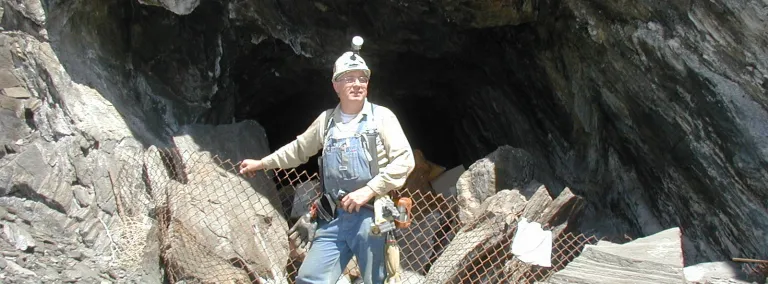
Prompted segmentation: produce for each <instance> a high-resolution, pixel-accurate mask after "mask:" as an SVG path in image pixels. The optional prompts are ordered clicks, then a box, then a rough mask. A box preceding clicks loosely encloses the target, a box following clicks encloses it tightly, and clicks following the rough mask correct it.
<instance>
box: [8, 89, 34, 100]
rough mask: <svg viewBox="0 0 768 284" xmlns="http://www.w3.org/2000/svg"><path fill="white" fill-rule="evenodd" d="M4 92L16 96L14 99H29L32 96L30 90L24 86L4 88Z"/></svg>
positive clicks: (12, 96) (11, 96) (9, 95)
mask: <svg viewBox="0 0 768 284" xmlns="http://www.w3.org/2000/svg"><path fill="white" fill-rule="evenodd" d="M2 94H3V95H5V96H7V97H10V98H14V99H28V98H30V94H29V91H27V89H25V88H22V87H11V88H5V89H2Z"/></svg>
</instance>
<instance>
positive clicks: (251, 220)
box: [150, 122, 289, 282]
mask: <svg viewBox="0 0 768 284" xmlns="http://www.w3.org/2000/svg"><path fill="white" fill-rule="evenodd" d="M261 133H263V129H262V128H261V127H260V126H259V125H257V124H256V123H253V122H243V123H237V124H231V125H220V126H212V125H190V126H187V127H185V128H184V130H183V133H180V134H179V135H178V136H176V137H175V142H176V145H177V146H178V147H179V154H180V156H181V157H182V160H181V162H183V165H184V167H183V169H184V171H185V172H184V173H185V175H184V179H183V181H184V183H180V182H178V181H176V180H168V179H167V177H161V178H160V180H151V181H150V182H151V183H152V192H153V193H152V195H153V196H156V197H163V196H165V197H166V198H167V200H166V201H165V202H162V201H161V202H159V203H158V204H168V205H167V206H168V208H167V209H168V210H169V216H167V217H166V218H169V219H167V220H171V222H170V224H168V225H167V226H168V235H167V237H166V238H165V239H164V241H165V243H163V244H162V245H163V246H164V247H169V248H170V249H169V250H168V251H165V252H164V254H163V255H164V257H165V259H166V261H167V263H168V264H169V266H170V267H171V269H172V270H173V271H178V272H179V273H181V274H179V275H176V277H179V278H187V277H189V278H190V279H191V278H197V279H200V280H201V281H203V282H205V281H214V280H216V279H221V277H226V278H228V279H243V280H244V281H248V280H247V279H248V275H246V274H245V272H244V270H242V269H239V268H236V267H235V266H232V264H231V263H232V262H233V261H235V260H238V261H239V262H241V263H242V264H244V265H245V266H246V267H247V270H248V271H252V272H253V273H255V274H256V275H259V276H260V277H262V278H265V279H277V278H281V277H285V271H284V267H285V263H286V262H287V260H288V253H289V252H288V239H287V238H285V237H284V236H285V232H286V231H287V230H288V224H287V221H286V219H285V217H283V215H282V213H281V212H282V208H281V203H280V201H279V200H277V198H276V192H275V191H276V185H275V184H274V183H273V182H272V181H271V180H270V179H269V178H268V177H267V176H266V175H264V174H263V173H261V174H258V175H257V176H256V177H255V178H252V179H245V178H243V176H240V175H238V174H237V173H236V170H235V169H234V164H233V163H236V162H237V161H240V160H242V159H244V158H246V157H253V156H260V155H266V153H267V149H266V141H265V140H264V139H247V140H239V141H228V140H221V139H218V137H238V136H248V137H264V136H263V134H261ZM233 142H234V143H233ZM238 142H239V143H242V144H240V145H238ZM159 158H160V157H155V159H159ZM153 164H155V165H158V164H160V163H158V162H155V163H153ZM171 168H177V167H171ZM161 173H162V174H165V173H166V171H165V168H162V171H161ZM162 174H161V175H162ZM156 175H158V174H156V173H152V174H150V176H156ZM158 181H164V182H166V183H159V182H158ZM164 226H165V225H164ZM193 255H195V256H196V257H191V256H193ZM197 256H199V257H197ZM203 256H205V257H203ZM217 270H221V272H219V273H211V271H217ZM229 274H231V275H229ZM225 275H226V276H225Z"/></svg>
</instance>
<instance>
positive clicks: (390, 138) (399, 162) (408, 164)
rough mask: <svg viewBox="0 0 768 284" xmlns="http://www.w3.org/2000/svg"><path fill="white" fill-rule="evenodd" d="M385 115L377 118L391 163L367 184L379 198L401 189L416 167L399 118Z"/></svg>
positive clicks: (388, 114) (389, 112) (389, 113)
mask: <svg viewBox="0 0 768 284" xmlns="http://www.w3.org/2000/svg"><path fill="white" fill-rule="evenodd" d="M383 114H384V115H383V117H382V118H378V117H377V120H379V119H381V120H380V122H381V123H380V125H379V135H381V141H382V143H383V144H384V148H385V149H386V155H387V157H388V160H389V163H388V164H387V166H386V167H384V168H381V169H379V174H378V175H376V176H375V177H373V179H371V180H370V181H369V182H368V184H367V186H368V187H370V188H371V189H372V190H373V191H374V192H375V193H376V194H377V195H379V196H383V195H386V194H387V193H389V192H390V191H391V190H393V189H398V188H401V187H402V186H403V185H404V184H405V180H406V179H407V178H408V175H409V174H410V173H411V172H412V171H413V168H414V167H415V166H416V162H415V160H414V157H413V150H412V149H411V145H410V143H408V138H406V137H405V133H404V132H403V128H402V127H401V126H400V122H399V121H398V119H397V117H396V116H395V114H394V113H392V112H391V111H386V112H384V113H383Z"/></svg>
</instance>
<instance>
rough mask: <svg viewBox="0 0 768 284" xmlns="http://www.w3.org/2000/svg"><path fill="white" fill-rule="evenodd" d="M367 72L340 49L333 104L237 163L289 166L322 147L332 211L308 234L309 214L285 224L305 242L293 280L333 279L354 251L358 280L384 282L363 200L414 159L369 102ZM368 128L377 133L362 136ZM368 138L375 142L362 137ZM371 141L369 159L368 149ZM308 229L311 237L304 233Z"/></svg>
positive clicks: (384, 189) (246, 167)
mask: <svg viewBox="0 0 768 284" xmlns="http://www.w3.org/2000/svg"><path fill="white" fill-rule="evenodd" d="M370 74H371V71H370V69H369V68H368V66H367V65H366V63H365V60H363V58H362V57H361V56H360V55H359V54H357V53H356V52H346V53H344V54H343V55H342V56H341V57H339V58H338V59H337V60H336V63H335V65H334V68H333V77H332V82H333V89H334V90H335V91H336V94H337V95H338V97H339V104H338V105H337V106H336V108H334V109H329V110H326V111H325V112H323V113H321V114H320V116H318V117H317V118H316V119H315V121H314V122H313V123H312V124H311V125H310V126H309V128H308V129H307V130H306V131H305V132H304V133H302V134H301V135H299V136H298V137H297V138H296V140H294V141H292V142H291V143H288V144H287V145H285V146H283V147H281V148H280V149H278V150H277V151H275V152H274V153H272V154H270V155H268V156H266V157H264V158H263V159H261V160H251V159H246V160H243V161H242V162H241V163H240V173H242V174H247V175H252V174H253V173H255V172H256V171H258V170H262V169H274V168H281V169H287V168H294V167H296V166H298V165H300V164H303V163H306V162H307V161H308V160H309V158H310V157H312V156H314V155H315V154H317V152H318V151H320V150H321V149H322V150H323V152H322V157H321V158H320V162H321V167H320V168H321V173H320V174H321V177H322V183H321V184H323V187H324V188H323V192H324V194H323V196H321V198H324V197H325V198H328V199H327V200H334V201H335V202H336V204H335V208H336V209H335V210H333V211H334V212H335V214H334V215H335V216H332V218H330V221H325V220H322V219H317V218H316V219H315V220H313V221H312V222H317V229H316V231H315V232H314V233H313V232H312V231H313V230H314V229H313V228H314V226H312V225H309V223H310V222H309V221H308V220H307V219H308V218H309V217H308V216H305V218H302V220H300V221H299V222H297V224H296V226H294V228H292V229H291V231H294V230H297V229H296V227H297V226H299V227H301V228H299V229H298V230H299V231H303V233H302V234H301V238H302V240H301V243H303V244H305V243H306V242H307V241H312V245H311V247H310V249H309V252H308V253H307V256H306V258H305V259H304V262H303V264H302V266H301V267H300V268H299V272H298V275H297V277H296V283H336V281H337V279H338V278H339V276H340V275H341V273H342V270H343V269H344V268H345V267H346V266H347V264H348V262H349V261H350V259H351V258H352V256H353V255H354V256H356V257H357V260H358V265H359V267H360V272H361V276H362V277H363V282H365V283H369V284H370V283H383V282H384V278H385V276H386V275H385V268H384V242H385V237H384V236H371V235H370V226H371V224H372V222H373V211H372V210H371V209H368V208H366V207H363V205H365V204H370V203H372V202H373V199H374V198H375V197H377V196H385V195H387V194H388V193H389V192H390V191H391V190H393V189H397V188H400V187H402V186H403V184H404V183H405V180H406V178H407V177H408V175H409V174H410V173H411V171H412V170H413V168H414V166H415V162H414V158H413V152H412V150H411V147H410V144H409V142H408V140H407V139H406V137H405V134H404V133H403V130H402V128H401V126H400V123H399V122H398V119H397V118H396V117H395V115H394V114H393V113H392V111H391V110H389V109H388V108H386V107H383V106H378V105H374V104H372V103H370V102H368V99H367V96H368V83H369V81H370ZM370 133H374V134H375V133H378V135H375V136H368V135H367V134H370ZM371 137H375V138H373V139H371ZM373 140H375V143H369V142H370V141H373ZM374 144H375V146H374V148H376V149H375V150H374V151H372V152H375V153H376V154H375V157H372V155H371V153H370V152H368V149H369V145H374ZM371 161H372V162H371ZM377 161H378V162H377ZM369 162H371V163H369ZM376 168H378V173H376V172H377V171H376ZM372 169H373V170H372ZM372 172H373V173H372ZM308 225H309V226H308ZM312 235H314V240H310V239H309V238H311V236H312ZM292 236H293V235H292Z"/></svg>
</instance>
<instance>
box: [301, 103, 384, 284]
mask: <svg viewBox="0 0 768 284" xmlns="http://www.w3.org/2000/svg"><path fill="white" fill-rule="evenodd" d="M371 108H372V110H371V113H373V104H371ZM331 117H333V116H332V115H331ZM334 126H335V125H333V119H332V118H331V120H330V121H329V130H328V135H327V138H325V142H324V143H323V147H324V148H323V156H322V162H323V166H322V169H323V173H322V174H323V184H324V188H325V193H328V194H330V195H331V197H333V198H334V199H338V196H339V195H340V194H342V192H341V191H344V193H350V192H352V191H354V190H357V189H359V188H361V187H363V186H365V184H366V183H368V181H370V180H371V178H372V177H373V176H372V174H371V165H370V162H371V161H374V159H376V158H377V156H376V150H375V148H374V150H373V152H374V155H373V156H372V155H371V154H370V153H369V152H368V146H367V145H369V144H368V142H369V141H368V137H367V136H366V134H365V133H366V132H367V131H376V130H375V126H374V122H373V118H372V117H369V116H364V117H363V118H361V120H360V122H359V124H358V127H357V130H356V131H354V132H349V133H344V132H341V131H340V130H339V128H338V127H334ZM369 126H370V127H369ZM375 142H376V141H374V143H372V144H373V145H374V146H375V145H376V143H375ZM374 163H376V162H374ZM336 216H337V217H336V218H335V219H333V220H331V221H330V222H326V221H323V220H318V224H317V225H318V227H317V231H316V234H315V239H314V240H313V242H312V246H311V248H310V250H309V253H308V254H307V256H306V258H305V259H304V262H303V264H302V265H301V267H300V268H299V272H298V275H297V277H296V283H297V284H301V283H336V282H337V280H338V278H339V276H340V275H341V272H342V271H343V269H344V268H345V267H346V266H347V263H348V262H349V261H350V259H351V258H352V256H353V255H355V256H357V262H358V265H359V267H360V272H361V276H362V277H363V281H364V282H365V283H367V284H373V283H383V282H384V278H385V277H386V275H385V273H386V271H385V267H384V241H385V238H384V237H382V236H371V235H370V226H371V223H372V222H373V211H372V210H370V209H366V208H360V212H356V213H355V212H352V213H349V212H345V211H344V210H343V209H341V207H338V208H337V209H336Z"/></svg>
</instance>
